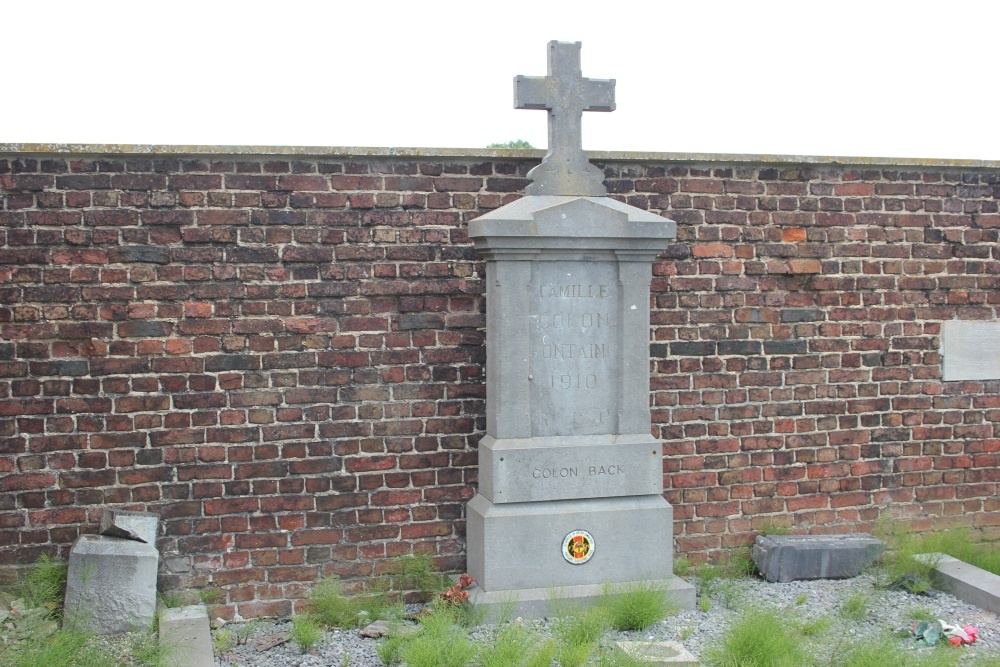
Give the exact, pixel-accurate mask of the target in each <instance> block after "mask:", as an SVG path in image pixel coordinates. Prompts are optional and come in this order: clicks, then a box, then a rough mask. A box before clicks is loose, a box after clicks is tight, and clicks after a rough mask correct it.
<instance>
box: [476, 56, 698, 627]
mask: <svg viewBox="0 0 1000 667" xmlns="http://www.w3.org/2000/svg"><path fill="white" fill-rule="evenodd" d="M614 86H615V82H614V80H593V79H585V78H583V76H582V74H581V68H580V44H579V43H566V42H550V43H549V45H548V76H545V77H523V76H519V77H516V78H515V79H514V105H515V107H517V108H519V109H545V110H547V111H548V114H549V146H548V153H547V155H546V156H545V158H544V160H543V161H542V163H541V164H540V165H538V166H537V167H535V168H534V169H532V170H531V171H530V172H529V173H528V177H529V178H530V179H532V183H531V184H530V185H529V186H528V187H527V189H526V191H525V192H526V196H525V197H523V198H522V199H519V200H517V201H516V202H513V203H511V204H508V205H506V206H503V207H502V208H499V209H497V210H495V211H492V212H490V213H487V214H486V215H483V216H482V217H480V218H477V219H476V220H474V221H472V222H471V223H470V225H469V236H470V237H471V238H472V239H473V241H474V242H475V245H476V248H477V250H478V251H479V252H480V253H482V255H483V256H484V257H485V258H486V303H487V324H486V354H487V358H486V369H487V370H486V387H487V389H486V392H487V394H486V396H487V398H486V435H485V436H484V437H483V439H482V440H481V441H480V444H479V494H478V495H476V496H475V497H474V498H473V499H472V500H471V501H469V504H468V506H467V514H468V522H467V542H468V570H469V573H470V574H471V575H472V576H473V577H475V578H476V581H477V584H476V586H475V587H474V589H473V590H472V591H471V593H470V599H471V600H472V602H473V603H474V604H477V605H482V606H485V607H487V608H489V607H490V606H491V605H495V604H507V603H509V602H511V601H512V600H513V599H517V600H518V601H519V604H518V613H520V614H522V615H524V614H528V615H532V614H544V613H546V611H547V609H546V607H547V598H548V597H551V596H552V595H554V594H555V595H558V596H560V597H568V598H575V599H582V600H587V599H592V598H594V597H596V596H597V595H599V594H600V593H601V590H602V588H603V586H604V585H605V584H609V583H612V584H613V583H624V582H633V581H657V582H661V583H662V585H663V586H664V587H665V588H669V589H671V590H672V591H673V592H674V594H675V596H676V597H677V598H678V600H679V601H680V602H681V603H682V604H683V605H684V606H685V607H688V608H690V607H693V606H694V588H693V587H692V586H691V585H690V584H687V583H685V582H683V581H681V580H680V579H678V578H676V577H674V576H673V574H672V572H673V523H672V522H673V511H672V508H671V507H670V505H669V503H667V501H666V500H665V499H664V498H663V496H662V493H663V461H662V459H663V452H662V446H661V444H660V442H659V441H658V440H656V439H655V438H653V437H652V436H651V435H650V415H649V283H650V280H651V277H652V270H651V266H652V263H653V261H654V260H655V259H656V257H657V256H658V255H659V254H660V252H662V251H663V249H664V248H665V247H666V245H667V242H668V240H669V239H672V238H674V236H675V234H676V225H675V224H674V222H672V221H670V220H667V219H665V218H662V217H660V216H657V215H654V214H652V213H649V212H647V211H643V210H641V209H638V208H635V207H633V206H628V205H626V204H622V203H621V202H618V201H616V200H614V199H610V198H609V197H607V191H606V189H605V187H604V185H603V178H604V175H603V173H602V172H601V170H600V169H598V168H597V167H595V166H593V165H591V164H590V163H589V161H588V160H587V158H586V156H585V155H584V153H583V149H582V142H581V121H582V112H583V111H613V110H614V108H615V103H614Z"/></svg>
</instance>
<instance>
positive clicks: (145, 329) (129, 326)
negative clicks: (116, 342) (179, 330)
mask: <svg viewBox="0 0 1000 667" xmlns="http://www.w3.org/2000/svg"><path fill="white" fill-rule="evenodd" d="M173 330H174V325H173V324H172V323H171V322H150V321H148V320H135V321H132V322H122V323H121V324H119V325H118V335H119V336H121V337H122V338H148V337H151V338H161V337H163V336H169V335H170V333H171V332H172V331H173Z"/></svg>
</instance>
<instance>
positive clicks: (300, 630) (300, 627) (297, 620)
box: [292, 615, 323, 653]
mask: <svg viewBox="0 0 1000 667" xmlns="http://www.w3.org/2000/svg"><path fill="white" fill-rule="evenodd" d="M322 638H323V629H322V628H320V627H319V625H318V624H317V623H316V621H314V620H313V619H312V618H311V617H310V616H309V615H302V616H296V617H294V618H293V619H292V639H294V640H295V643H296V644H298V645H299V651H300V652H301V653H307V652H308V651H309V650H310V649H311V648H312V647H313V646H315V645H316V643H317V642H319V640H320V639H322Z"/></svg>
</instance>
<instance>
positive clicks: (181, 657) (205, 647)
mask: <svg viewBox="0 0 1000 667" xmlns="http://www.w3.org/2000/svg"><path fill="white" fill-rule="evenodd" d="M160 645H161V646H163V647H165V648H166V651H167V661H168V662H170V663H172V664H173V665H177V666H178V667H180V666H181V665H183V667H213V665H214V664H215V658H214V657H213V655H212V632H211V628H210V627H209V623H208V611H207V610H206V609H205V605H200V604H198V605H191V606H190V607H176V608H174V609H164V610H163V612H162V613H161V614H160Z"/></svg>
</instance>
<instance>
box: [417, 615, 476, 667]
mask: <svg viewBox="0 0 1000 667" xmlns="http://www.w3.org/2000/svg"><path fill="white" fill-rule="evenodd" d="M457 623H458V618H457V610H456V609H454V605H447V604H438V605H434V612H433V613H431V614H428V615H426V616H423V617H421V619H420V625H421V628H422V631H421V632H420V633H419V634H417V635H415V636H414V637H412V638H411V639H409V640H407V641H406V642H405V643H404V644H403V646H402V648H401V650H400V651H399V657H400V658H402V659H403V660H404V661H405V662H406V664H407V667H463V666H464V665H466V664H468V663H469V661H471V660H472V658H473V657H474V656H475V655H476V647H475V645H474V644H473V643H472V642H471V641H470V640H469V637H468V636H467V634H466V632H465V630H464V629H463V628H461V627H459V625H458V624H457Z"/></svg>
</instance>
